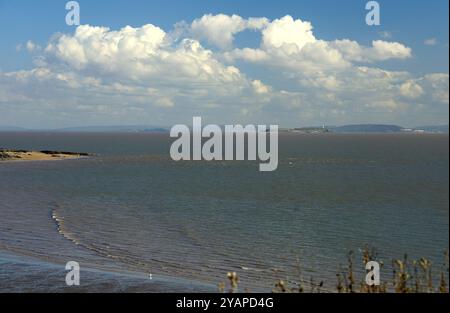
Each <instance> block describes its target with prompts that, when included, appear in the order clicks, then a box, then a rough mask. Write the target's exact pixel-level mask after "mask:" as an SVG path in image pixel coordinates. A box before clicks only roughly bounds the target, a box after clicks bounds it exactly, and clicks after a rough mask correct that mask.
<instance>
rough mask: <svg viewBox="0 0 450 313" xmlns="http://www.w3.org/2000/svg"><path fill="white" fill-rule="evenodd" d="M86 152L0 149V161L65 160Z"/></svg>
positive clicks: (76, 157)
mask: <svg viewBox="0 0 450 313" xmlns="http://www.w3.org/2000/svg"><path fill="white" fill-rule="evenodd" d="M88 156H90V154H88V153H78V152H61V151H27V150H7V149H0V162H2V161H50V160H66V159H78V158H81V157H88Z"/></svg>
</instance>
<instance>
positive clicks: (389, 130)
mask: <svg viewBox="0 0 450 313" xmlns="http://www.w3.org/2000/svg"><path fill="white" fill-rule="evenodd" d="M279 131H280V132H281V133H301V134H321V133H339V134H342V133H361V134H365V133H382V134H396V133H411V134H448V133H449V126H448V125H434V126H419V127H403V126H398V125H389V124H349V125H342V126H331V125H323V126H312V127H284V128H283V127H280V128H279ZM0 132H50V133H157V134H167V133H169V132H170V127H155V126H145V125H131V126H86V127H71V128H57V129H28V128H21V127H12V126H1V125H0Z"/></svg>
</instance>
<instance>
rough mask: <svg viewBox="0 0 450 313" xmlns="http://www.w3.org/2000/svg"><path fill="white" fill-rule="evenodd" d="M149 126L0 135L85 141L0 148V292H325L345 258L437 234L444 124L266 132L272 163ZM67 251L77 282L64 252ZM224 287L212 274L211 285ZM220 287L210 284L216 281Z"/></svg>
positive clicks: (436, 260) (402, 250) (435, 260)
mask: <svg viewBox="0 0 450 313" xmlns="http://www.w3.org/2000/svg"><path fill="white" fill-rule="evenodd" d="M172 142H173V139H171V138H170V137H169V136H168V135H167V134H163V133H58V132H18V133H7V132H4V133H0V148H9V149H26V150H58V151H73V152H87V153H90V154H93V155H92V156H90V157H86V158H80V159H75V160H55V161H31V162H28V161H27V162H20V161H17V162H0V292H73V291H75V292H77V291H80V292H84V291H86V292H180V291H188V292H215V291H218V290H222V289H223V286H225V290H226V289H227V288H228V278H227V273H229V272H236V273H237V275H238V277H239V287H238V288H239V291H242V292H265V291H266V292H270V291H272V290H273V289H274V288H275V284H276V283H277V282H278V281H280V280H283V281H284V282H286V283H288V284H290V285H291V286H296V285H302V286H304V288H305V290H306V291H308V290H309V289H308V288H311V290H316V291H317V290H318V289H319V288H320V289H321V290H322V291H323V292H334V291H336V285H337V274H339V273H344V272H345V270H346V269H347V267H348V259H349V256H352V260H353V267H354V270H355V272H356V274H357V279H358V281H363V280H364V275H365V269H364V263H363V258H362V254H363V251H364V249H366V248H367V249H370V251H372V252H373V253H372V256H373V258H374V259H375V260H376V261H379V262H382V264H384V265H383V267H382V270H381V280H382V281H383V280H391V278H392V275H393V274H392V266H391V264H392V262H393V260H395V259H404V258H405V256H407V258H408V260H414V259H416V260H418V259H420V258H427V259H429V260H430V261H431V262H432V264H433V271H434V273H439V272H440V271H441V270H442V269H443V267H445V265H444V263H445V257H444V253H445V251H446V250H448V247H449V137H448V134H289V133H286V134H280V137H279V166H278V169H277V170H276V171H273V172H260V171H259V162H254V161H212V162H206V161H180V162H175V161H173V160H172V159H171V158H170V155H169V150H170V146H171V144H172ZM69 261H75V262H78V263H79V265H80V269H81V283H80V286H72V287H70V286H67V285H66V283H65V278H66V274H67V272H68V271H67V270H66V268H65V265H66V263H67V262H69ZM222 283H223V284H224V285H221V284H222ZM219 286H222V287H219Z"/></svg>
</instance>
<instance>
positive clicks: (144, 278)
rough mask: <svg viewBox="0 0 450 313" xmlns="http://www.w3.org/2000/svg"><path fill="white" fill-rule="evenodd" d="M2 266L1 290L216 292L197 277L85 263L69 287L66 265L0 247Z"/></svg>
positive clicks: (53, 291) (34, 291)
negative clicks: (173, 275)
mask: <svg viewBox="0 0 450 313" xmlns="http://www.w3.org/2000/svg"><path fill="white" fill-rule="evenodd" d="M0 265H1V267H2V268H3V269H4V271H3V272H2V273H0V279H1V281H2V284H1V286H0V292H5V293H10V292H12V293H14V292H29V293H79V292H88V293H114V292H131V293H166V292H205V293H212V292H217V291H216V286H213V285H211V284H207V283H202V282H198V281H194V280H187V279H182V278H177V277H170V276H162V275H156V274H154V275H152V276H151V278H150V276H149V274H146V273H141V272H133V271H127V270H123V271H119V270H117V271H115V270H112V269H99V268H95V267H94V266H92V265H84V266H83V264H80V268H81V272H80V277H81V284H80V286H74V287H69V286H67V285H66V284H65V277H66V274H67V273H68V271H67V270H66V269H65V264H59V263H54V262H51V261H44V260H40V259H36V258H34V257H30V256H23V255H19V254H17V253H14V252H10V251H4V250H0ZM18 281H20V282H21V283H20V284H18V283H17V282H18Z"/></svg>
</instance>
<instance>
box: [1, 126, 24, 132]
mask: <svg viewBox="0 0 450 313" xmlns="http://www.w3.org/2000/svg"><path fill="white" fill-rule="evenodd" d="M0 131H1V132H23V131H27V129H26V128H22V127H15V126H1V125H0Z"/></svg>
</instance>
